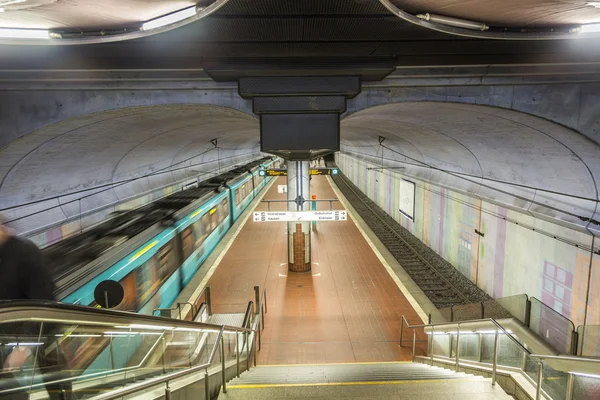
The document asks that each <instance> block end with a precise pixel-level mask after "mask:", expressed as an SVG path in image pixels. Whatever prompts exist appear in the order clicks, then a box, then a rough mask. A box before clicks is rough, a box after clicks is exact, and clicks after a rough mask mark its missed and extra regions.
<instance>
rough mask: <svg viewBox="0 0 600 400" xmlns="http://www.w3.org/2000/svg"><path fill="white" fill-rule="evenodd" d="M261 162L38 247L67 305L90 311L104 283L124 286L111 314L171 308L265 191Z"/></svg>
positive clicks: (269, 162)
mask: <svg viewBox="0 0 600 400" xmlns="http://www.w3.org/2000/svg"><path fill="white" fill-rule="evenodd" d="M278 163H279V162H278V161H277V159H276V158H262V159H260V160H257V161H254V162H251V163H249V164H246V165H244V166H240V167H237V168H235V169H233V170H231V171H229V172H226V173H223V174H221V175H218V176H216V177H213V178H211V179H209V180H207V181H204V182H200V183H198V185H197V187H193V188H188V189H185V190H182V191H180V192H177V193H174V194H172V195H170V196H167V197H165V198H163V199H160V200H157V201H155V202H153V203H151V204H149V205H146V206H144V207H140V208H138V209H134V210H129V211H124V212H118V213H116V215H114V216H113V218H111V219H110V220H108V221H106V222H104V223H102V224H101V225H99V226H97V227H95V228H93V229H91V230H89V231H86V232H84V233H82V234H79V235H77V236H74V237H72V238H69V239H66V240H63V241H61V242H60V243H58V244H56V245H53V246H50V247H48V248H46V249H44V251H43V252H44V256H45V259H46V263H47V265H48V267H49V269H50V272H51V275H52V279H53V281H54V284H55V285H56V288H57V293H56V297H57V298H58V299H59V300H60V301H62V302H66V303H72V304H80V305H88V306H97V304H96V303H95V301H94V289H95V288H96V286H97V285H98V284H99V283H100V282H102V281H104V280H107V279H110V280H115V281H118V282H120V283H121V285H122V286H123V289H124V292H125V296H124V299H123V301H122V303H121V304H120V305H119V306H118V307H117V309H120V310H125V311H135V312H140V313H144V314H153V313H154V314H157V313H158V312H157V311H156V310H157V309H159V308H168V307H170V306H171V305H172V304H173V302H174V301H175V299H176V298H177V296H178V295H179V293H180V292H181V290H182V289H183V288H184V287H185V286H186V285H187V284H188V283H189V281H190V280H191V278H192V277H193V275H194V274H195V272H196V271H197V270H198V268H199V267H200V265H201V264H202V263H203V262H204V261H205V260H206V258H207V257H208V256H209V255H210V253H211V252H212V251H213V249H214V248H215V247H216V245H217V244H218V243H219V241H220V240H221V239H222V238H223V236H224V235H225V233H226V232H227V231H228V230H229V228H230V227H231V226H232V225H233V223H235V221H236V220H237V219H238V218H239V217H240V215H241V214H242V212H243V211H244V210H245V209H246V207H248V205H249V204H250V202H251V201H252V200H253V199H254V198H255V197H256V196H257V195H258V194H259V192H260V191H261V190H262V189H263V188H264V187H265V186H266V185H267V183H268V182H269V180H270V179H273V178H269V177H264V176H259V172H258V171H259V170H260V169H264V168H270V167H273V166H277V165H274V164H278Z"/></svg>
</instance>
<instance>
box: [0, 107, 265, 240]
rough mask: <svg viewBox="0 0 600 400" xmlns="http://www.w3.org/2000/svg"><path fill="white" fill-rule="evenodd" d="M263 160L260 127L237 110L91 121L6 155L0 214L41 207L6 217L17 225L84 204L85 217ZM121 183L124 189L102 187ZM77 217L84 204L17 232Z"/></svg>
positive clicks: (103, 116) (12, 147)
mask: <svg viewBox="0 0 600 400" xmlns="http://www.w3.org/2000/svg"><path fill="white" fill-rule="evenodd" d="M213 139H217V145H218V148H215V146H214V144H213V143H212V142H211V141H212V140H213ZM259 155H260V153H259V135H258V121H257V120H256V118H254V117H253V116H250V115H248V114H245V113H243V112H240V111H237V110H232V109H227V108H223V107H217V106H210V105H163V106H146V107H131V108H123V109H118V110H113V111H107V112H102V113H96V114H89V115H85V116H81V117H75V118H71V119H67V120H65V121H63V122H59V123H56V124H53V125H50V126H47V127H45V128H42V129H39V130H37V131H34V132H32V133H30V134H28V135H25V136H23V137H22V138H20V139H17V140H15V141H13V142H12V143H11V144H9V145H8V146H7V147H5V148H4V149H2V150H0V183H1V184H0V208H2V209H5V208H8V207H14V206H17V205H22V204H27V203H35V204H32V205H30V206H26V207H19V208H18V209H11V210H9V211H7V212H6V214H7V218H8V219H9V220H12V219H15V218H20V217H22V216H24V215H29V214H31V213H34V212H37V211H39V210H43V209H46V208H48V207H55V206H57V205H59V204H63V203H65V202H67V201H69V200H72V199H77V198H80V197H85V200H83V201H82V209H83V210H82V211H83V212H85V211H89V210H92V209H95V208H97V207H102V206H103V204H111V203H114V202H119V201H120V200H123V199H125V198H130V197H132V196H133V197H135V196H136V195H139V194H140V193H144V192H148V191H151V190H153V189H157V188H161V187H164V186H166V185H169V184H172V183H174V182H178V181H181V180H183V179H185V178H186V177H197V176H201V177H203V178H209V177H211V176H214V174H216V173H218V172H219V171H221V170H223V169H228V168H231V167H232V166H233V165H235V164H238V163H242V162H244V161H247V160H249V159H251V158H257V157H258V156H259ZM117 182H121V183H123V182H125V184H120V185H118V186H116V187H115V188H114V189H110V190H106V187H102V185H106V184H111V183H117ZM90 188H98V189H94V190H90ZM96 192H98V193H99V194H97V195H92V194H94V193H96ZM69 194H71V195H69ZM57 196H60V197H57ZM45 199H51V200H47V201H45ZM78 212H79V204H74V203H69V204H68V205H66V206H65V207H60V208H54V209H52V212H51V213H50V214H48V215H45V217H44V218H39V216H34V217H32V218H26V219H21V220H19V223H16V224H13V225H14V226H15V227H17V228H19V230H21V231H23V230H28V229H30V228H32V224H35V223H37V224H40V223H42V221H43V223H42V224H46V225H47V224H50V223H52V222H53V221H61V220H63V219H64V218H65V217H68V216H69V215H70V214H74V213H75V214H76V213H78ZM36 219H37V221H35V220H36ZM38 226H39V225H38Z"/></svg>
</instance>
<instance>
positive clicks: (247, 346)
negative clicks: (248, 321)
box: [244, 331, 251, 371]
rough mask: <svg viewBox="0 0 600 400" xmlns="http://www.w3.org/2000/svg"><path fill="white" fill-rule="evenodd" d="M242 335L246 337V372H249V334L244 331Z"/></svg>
mask: <svg viewBox="0 0 600 400" xmlns="http://www.w3.org/2000/svg"><path fill="white" fill-rule="evenodd" d="M244 335H245V336H246V371H250V357H251V356H250V334H249V333H248V331H246V332H244Z"/></svg>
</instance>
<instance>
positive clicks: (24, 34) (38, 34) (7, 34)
mask: <svg viewBox="0 0 600 400" xmlns="http://www.w3.org/2000/svg"><path fill="white" fill-rule="evenodd" d="M0 38H9V39H50V32H49V31H47V30H45V29H15V28H0Z"/></svg>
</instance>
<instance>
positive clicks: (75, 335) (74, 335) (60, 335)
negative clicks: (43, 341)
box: [54, 333, 102, 338]
mask: <svg viewBox="0 0 600 400" xmlns="http://www.w3.org/2000/svg"><path fill="white" fill-rule="evenodd" d="M54 336H56V337H65V338H72V337H86V338H89V337H102V335H81V334H73V333H72V334H70V335H63V334H61V333H59V334H57V335H54Z"/></svg>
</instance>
